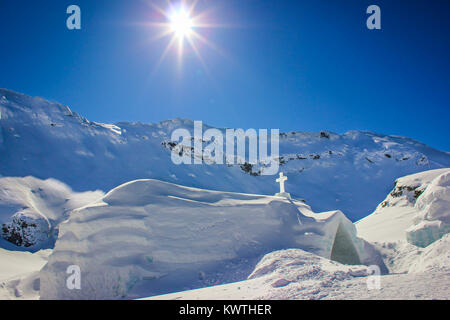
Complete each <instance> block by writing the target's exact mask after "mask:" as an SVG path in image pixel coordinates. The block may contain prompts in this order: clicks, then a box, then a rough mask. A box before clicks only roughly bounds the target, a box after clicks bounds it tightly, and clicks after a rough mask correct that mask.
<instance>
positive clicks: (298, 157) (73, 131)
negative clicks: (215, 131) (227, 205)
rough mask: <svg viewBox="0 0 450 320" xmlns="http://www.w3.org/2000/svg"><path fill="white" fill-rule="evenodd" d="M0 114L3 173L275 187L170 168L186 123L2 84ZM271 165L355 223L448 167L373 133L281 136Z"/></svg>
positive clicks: (298, 194) (426, 151)
mask: <svg viewBox="0 0 450 320" xmlns="http://www.w3.org/2000/svg"><path fill="white" fill-rule="evenodd" d="M0 112H1V118H0V129H1V130H0V174H1V175H2V176H19V177H24V176H35V177H37V178H39V179H48V178H54V179H57V180H60V181H62V182H64V183H66V184H68V185H69V186H70V187H71V188H72V189H73V190H75V191H79V192H82V191H90V190H96V189H101V190H103V191H105V192H106V191H109V190H110V189H113V188H114V187H116V186H118V185H120V184H122V183H125V182H128V181H131V180H136V179H143V178H145V179H158V180H162V181H167V182H171V183H176V184H182V185H186V186H191V187H197V188H203V189H211V190H218V191H231V192H243V193H259V194H268V195H271V194H274V193H276V192H278V185H277V184H276V183H275V181H274V180H275V176H260V175H259V174H258V172H259V170H260V167H261V166H260V164H256V165H252V166H250V165H237V164H236V165H232V166H227V165H217V164H214V165H208V164H202V165H179V166H178V165H175V164H173V163H172V161H171V159H170V155H171V149H170V143H174V142H172V141H171V139H170V138H171V137H170V136H171V132H172V131H173V130H175V129H177V128H186V129H188V130H189V131H191V132H192V129H193V128H192V127H193V121H192V120H189V119H180V118H176V119H173V120H166V121H162V122H160V123H148V124H147V123H140V122H117V123H115V124H104V123H99V122H94V121H89V120H88V119H86V118H85V117H83V116H81V115H79V114H78V113H76V112H73V111H72V110H70V108H69V107H68V106H64V105H62V104H59V103H57V102H50V101H47V100H45V99H43V98H39V97H38V98H33V97H30V96H27V95H25V94H21V93H16V92H14V91H11V90H7V89H0ZM203 126H204V129H207V128H214V127H211V126H208V125H206V124H204V125H203ZM219 130H224V129H219ZM277 161H279V164H280V171H283V172H284V173H285V174H286V175H288V177H289V180H288V181H287V183H286V187H287V191H288V192H290V193H291V195H292V196H293V197H295V198H301V199H305V200H306V201H307V202H308V203H309V204H310V205H311V206H312V207H313V209H314V210H316V211H327V210H335V209H339V210H342V211H343V212H345V213H346V214H347V215H348V216H349V218H350V219H351V220H353V221H355V220H359V219H361V218H362V217H364V216H366V215H368V214H370V213H371V212H372V211H373V210H374V208H376V206H377V205H378V204H379V203H380V202H381V201H382V200H383V199H384V198H385V195H386V193H387V192H388V191H389V190H390V189H391V188H392V183H393V181H394V180H395V179H397V178H398V177H401V176H405V175H408V174H412V173H416V172H420V171H425V170H430V169H438V168H444V167H450V153H448V152H443V151H439V150H437V149H434V148H431V147H429V146H427V145H425V144H423V143H421V142H419V141H416V140H414V139H411V138H407V137H400V136H392V135H383V134H379V133H375V132H371V131H357V130H351V131H348V132H347V133H345V134H336V133H332V132H329V131H322V132H301V131H291V132H288V133H280V157H279V158H278V159H277Z"/></svg>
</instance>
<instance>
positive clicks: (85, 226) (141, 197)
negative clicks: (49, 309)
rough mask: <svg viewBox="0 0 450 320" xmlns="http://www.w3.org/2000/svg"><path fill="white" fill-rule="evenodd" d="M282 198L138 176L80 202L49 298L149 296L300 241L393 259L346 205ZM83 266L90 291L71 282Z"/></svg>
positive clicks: (45, 293) (216, 279)
mask: <svg viewBox="0 0 450 320" xmlns="http://www.w3.org/2000/svg"><path fill="white" fill-rule="evenodd" d="M286 179H287V177H286V176H284V175H283V174H280V178H279V179H277V182H279V183H280V186H282V187H281V188H282V189H281V190H280V191H281V192H280V194H277V195H276V196H267V195H255V194H242V193H231V192H218V191H210V190H204V189H196V188H191V187H185V186H180V185H175V184H171V183H167V182H162V181H159V180H152V179H148V180H136V181H131V182H128V183H125V184H123V185H121V186H119V187H117V188H115V189H113V190H111V191H110V192H109V193H107V194H106V195H105V196H104V197H103V198H102V199H101V200H99V201H98V202H96V203H94V204H91V205H88V206H86V207H82V208H80V209H77V210H75V211H74V212H73V213H72V214H71V217H70V219H69V220H68V221H67V222H65V223H63V224H62V225H61V226H60V236H59V238H58V241H57V242H56V245H55V249H54V252H53V254H52V255H51V256H50V258H49V261H48V264H47V265H46V266H45V267H44V268H43V270H42V271H41V299H99V298H103V299H104V298H112V299H115V298H139V297H147V296H152V295H158V294H164V293H170V292H176V291H182V290H187V289H194V288H199V287H205V286H211V285H216V284H222V283H228V282H234V281H240V280H244V279H246V277H247V276H248V275H249V274H250V272H251V271H252V270H253V268H254V266H255V264H256V263H257V262H258V261H259V259H261V257H262V256H263V255H265V254H267V253H269V252H272V251H275V250H279V249H288V248H299V249H303V250H305V251H308V252H312V253H315V254H317V255H319V256H322V257H325V258H329V259H332V260H335V261H338V262H341V263H345V264H367V265H369V264H377V265H383V263H382V260H381V258H379V257H378V256H377V255H375V254H374V251H373V250H372V249H371V246H370V245H369V244H368V243H367V242H365V241H363V240H361V239H359V238H357V237H356V229H355V226H354V225H353V224H352V222H351V221H350V220H348V219H347V218H346V217H345V215H344V214H343V213H342V212H341V211H330V212H322V213H314V212H313V211H312V210H311V208H310V207H309V206H308V205H307V204H305V203H304V202H303V201H299V200H295V199H291V198H290V196H289V194H288V193H286V191H285V189H284V181H285V180H286ZM72 265H77V266H79V267H80V270H81V272H82V280H81V284H82V285H81V290H69V289H68V288H67V286H66V278H67V274H66V270H67V268H68V267H69V266H72Z"/></svg>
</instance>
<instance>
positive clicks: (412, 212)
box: [356, 168, 450, 247]
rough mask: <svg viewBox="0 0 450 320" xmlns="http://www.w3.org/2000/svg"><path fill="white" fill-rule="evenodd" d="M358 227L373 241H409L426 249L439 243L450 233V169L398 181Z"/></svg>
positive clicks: (363, 236)
mask: <svg viewBox="0 0 450 320" xmlns="http://www.w3.org/2000/svg"><path fill="white" fill-rule="evenodd" d="M356 227H357V229H358V235H359V236H360V237H362V238H364V239H366V240H368V241H370V242H379V243H383V242H396V241H406V240H407V241H408V242H410V243H411V244H414V245H416V246H421V247H426V246H427V245H429V244H431V243H432V242H434V241H436V240H437V239H439V238H440V237H442V236H443V235H444V234H446V233H448V232H449V231H450V169H448V168H447V169H439V170H430V171H425V172H421V173H417V174H413V175H409V176H406V177H402V178H400V179H397V180H396V183H395V187H394V189H393V190H392V192H391V193H390V194H389V195H388V196H387V197H386V199H385V200H384V201H383V202H382V203H381V204H380V205H379V206H378V207H377V209H376V210H375V211H374V212H373V213H372V214H371V215H369V216H367V217H365V218H364V219H362V220H360V221H358V222H357V223H356Z"/></svg>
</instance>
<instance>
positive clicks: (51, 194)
mask: <svg viewBox="0 0 450 320" xmlns="http://www.w3.org/2000/svg"><path fill="white" fill-rule="evenodd" d="M102 196H103V192H101V191H95V192H83V193H77V192H73V191H72V190H71V189H70V188H69V187H68V186H66V185H65V184H64V183H62V182H59V181H57V180H54V179H47V180H40V179H37V178H34V177H25V178H11V177H9V178H0V227H1V228H0V239H5V240H7V241H8V243H6V242H5V241H3V242H1V243H0V247H3V248H9V249H11V250H17V249H18V247H24V248H27V249H28V250H31V251H35V250H38V249H41V248H50V247H53V244H54V241H55V239H56V237H57V234H58V225H59V224H60V223H61V222H62V221H64V220H65V219H67V218H68V217H69V214H70V212H71V211H72V210H73V209H75V208H79V207H81V206H84V205H86V204H88V203H90V202H93V201H96V200H98V199H99V198H101V197H102Z"/></svg>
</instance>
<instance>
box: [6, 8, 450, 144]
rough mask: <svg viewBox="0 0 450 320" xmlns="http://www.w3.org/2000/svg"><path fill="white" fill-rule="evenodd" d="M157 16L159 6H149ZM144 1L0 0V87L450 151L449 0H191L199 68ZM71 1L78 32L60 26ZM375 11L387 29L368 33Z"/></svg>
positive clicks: (156, 116) (126, 109) (163, 115)
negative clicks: (197, 19) (374, 135)
mask: <svg viewBox="0 0 450 320" xmlns="http://www.w3.org/2000/svg"><path fill="white" fill-rule="evenodd" d="M153 2H155V3H157V4H159V5H160V6H162V7H164V3H165V2H164V1H153ZM148 3H149V1H140V0H127V1H124V0H121V1H119V0H95V1H92V0H70V1H63V0H60V1H54V0H40V1H29V0H1V1H0V39H1V50H0V87H3V88H9V89H12V90H15V91H19V92H23V93H26V94H29V95H37V96H42V97H45V98H47V99H50V100H54V101H58V102H61V103H63V104H67V105H69V106H70V107H71V108H72V109H73V110H74V111H76V112H78V113H80V114H82V115H84V116H86V117H87V118H88V119H90V120H94V121H99V122H117V121H141V122H158V121H161V120H166V119H171V118H176V117H181V118H190V119H193V120H203V121H204V122H206V123H208V124H210V125H213V126H218V127H235V128H279V129H281V130H282V131H291V130H296V131H319V130H324V129H326V130H331V131H334V132H337V133H343V132H346V131H348V130H353V129H358V130H370V131H376V132H380V133H386V134H396V135H403V136H409V137H412V138H415V139H417V140H420V141H422V142H424V143H426V144H428V145H431V146H433V147H436V148H439V149H443V150H446V151H450V141H449V138H448V137H449V130H448V120H449V115H450V109H449V107H450V90H449V88H450V61H449V60H450V59H449V57H450V44H449V42H450V40H449V39H450V37H449V32H450V19H449V18H448V12H449V8H450V2H449V1H447V0H418V1H400V0H390V1H384V0H383V1H380V0H371V1H365V0H345V1H344V0H333V1H332V0H314V1H312V0H308V1H301V0H292V1H288V0H285V1H279V0H200V1H199V4H198V6H197V12H207V15H205V19H206V20H207V21H208V22H209V23H213V24H218V25H221V27H217V28H202V29H197V31H198V33H200V34H201V35H202V36H203V37H205V38H206V39H208V41H210V42H211V43H213V44H214V47H215V48H212V47H210V46H207V45H204V44H202V43H201V42H198V43H197V45H198V50H199V53H200V55H201V57H202V59H203V61H204V65H203V64H202V63H201V62H200V60H199V59H198V57H197V56H196V54H195V52H194V51H193V50H185V52H184V54H183V56H182V64H181V65H180V64H179V63H178V62H177V61H178V60H177V55H176V52H175V51H169V53H168V54H167V56H166V57H165V59H164V60H163V62H162V63H161V64H160V65H159V67H158V68H157V69H156V68H155V67H156V65H157V62H158V60H159V59H160V57H161V55H162V53H163V51H164V49H165V47H166V45H167V43H168V41H169V39H170V38H162V39H158V40H155V39H154V37H155V35H156V34H157V33H158V32H159V31H160V29H157V28H155V27H151V26H148V25H147V26H146V25H145V24H144V23H145V22H147V23H150V22H156V21H161V16H160V15H158V14H157V12H156V11H155V10H154V9H153V8H152V7H151V6H149V5H148ZM71 4H76V5H79V6H80V8H81V12H82V29H81V30H77V31H70V30H68V29H67V28H66V19H67V17H68V15H67V14H66V8H67V7H68V6H69V5H71ZM371 4H377V5H379V6H380V8H381V19H382V30H372V31H371V30H368V29H367V28H366V19H367V16H368V15H367V14H366V13H365V11H366V8H367V7H368V6H369V5H371Z"/></svg>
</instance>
